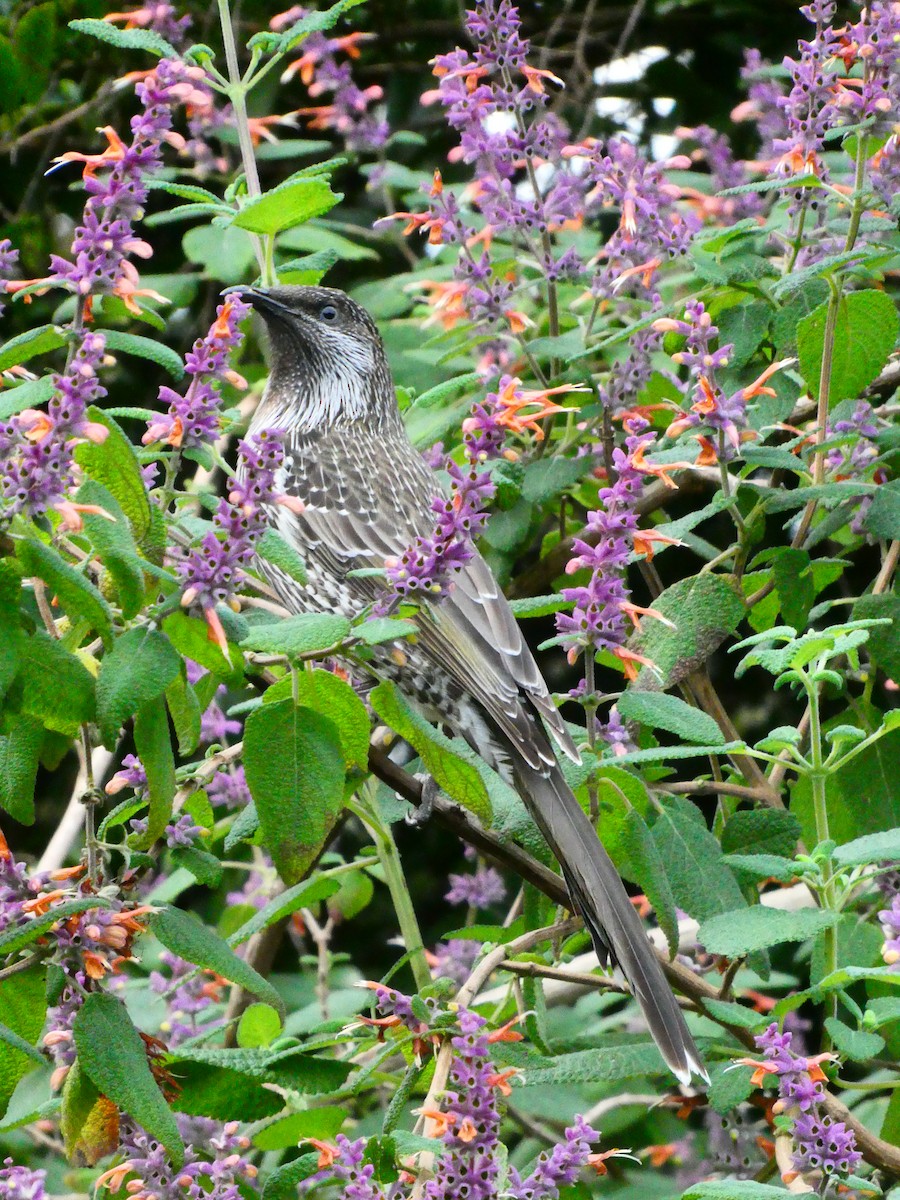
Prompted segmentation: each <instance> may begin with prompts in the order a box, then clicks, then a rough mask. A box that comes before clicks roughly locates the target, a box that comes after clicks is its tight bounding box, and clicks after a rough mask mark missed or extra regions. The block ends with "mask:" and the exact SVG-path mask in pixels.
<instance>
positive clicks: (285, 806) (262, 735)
mask: <svg viewBox="0 0 900 1200" xmlns="http://www.w3.org/2000/svg"><path fill="white" fill-rule="evenodd" d="M275 746H277V747H278V753H277V754H273V752H272V748H273V747H275ZM244 769H245V771H246V775H247V784H248V786H249V788H250V794H251V795H252V796H253V799H254V802H255V804H256V811H257V813H258V815H259V823H260V828H261V829H262V833H263V841H264V843H265V845H266V848H267V849H268V850H269V853H270V854H271V855H272V859H273V861H274V863H275V866H276V867H277V868H278V872H279V874H280V875H281V877H282V879H283V880H284V881H285V883H287V884H292V883H296V882H297V881H298V880H300V879H301V878H302V877H303V875H304V874H305V873H306V871H308V870H309V868H310V866H311V865H312V864H313V862H315V860H316V858H317V857H318V855H319V853H320V851H321V849H322V847H323V846H324V844H325V841H326V839H327V837H328V834H329V833H330V832H331V830H332V828H333V826H334V823H335V822H336V821H337V819H338V816H339V815H340V812H341V809H342V808H343V802H344V773H345V772H344V757H343V752H342V749H341V735H340V731H339V729H338V727H337V726H336V725H335V724H334V722H332V721H330V720H329V719H328V718H327V717H324V716H323V715H322V714H321V713H318V712H315V711H313V710H312V709H310V708H302V707H297V706H295V704H294V703H293V701H292V700H279V701H276V702H275V703H274V704H263V705H262V706H261V707H260V708H258V709H256V710H255V711H254V712H252V713H251V714H250V716H249V717H248V718H247V723H246V726H245V728H244Z"/></svg>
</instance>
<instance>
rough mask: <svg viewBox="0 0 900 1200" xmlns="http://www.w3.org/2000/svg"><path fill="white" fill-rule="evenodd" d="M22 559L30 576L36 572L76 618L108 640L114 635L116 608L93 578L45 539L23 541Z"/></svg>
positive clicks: (51, 593) (21, 546) (20, 548)
mask: <svg viewBox="0 0 900 1200" xmlns="http://www.w3.org/2000/svg"><path fill="white" fill-rule="evenodd" d="M18 555H19V561H20V562H21V564H22V566H23V568H24V570H25V572H26V574H27V575H36V576H38V578H39V579H42V580H43V581H44V583H46V585H47V588H48V590H49V592H50V595H51V596H56V598H57V599H58V600H59V603H60V604H61V605H62V607H63V608H64V609H65V610H66V612H67V613H68V615H69V617H70V618H71V619H72V621H76V620H79V619H81V620H85V621H88V622H90V626H91V628H92V629H96V631H97V633H99V634H100V636H101V637H102V638H103V640H104V642H108V641H109V640H110V639H111V638H112V610H111V609H110V607H109V605H108V604H107V602H106V601H105V600H104V599H103V597H102V596H101V595H100V593H99V592H98V591H97V589H96V588H95V587H94V585H93V584H92V583H91V581H90V580H89V579H88V577H87V576H86V575H83V574H82V573H81V571H79V570H77V569H76V568H75V567H73V566H71V565H70V564H69V563H67V562H66V560H65V559H64V558H63V557H62V555H61V554H60V553H59V551H58V550H55V549H54V548H53V547H52V546H46V545H45V544H44V543H43V542H37V541H31V540H28V541H21V542H20V543H19V547H18Z"/></svg>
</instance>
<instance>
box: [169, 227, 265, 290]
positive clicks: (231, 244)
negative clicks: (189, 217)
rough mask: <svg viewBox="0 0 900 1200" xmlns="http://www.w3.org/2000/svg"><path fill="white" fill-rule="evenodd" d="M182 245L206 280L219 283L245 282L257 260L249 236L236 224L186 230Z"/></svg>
mask: <svg viewBox="0 0 900 1200" xmlns="http://www.w3.org/2000/svg"><path fill="white" fill-rule="evenodd" d="M181 246H182V249H183V250H184V256H185V258H186V259H187V260H188V262H192V263H199V264H200V265H201V266H202V267H203V274H204V276H205V277H206V278H207V279H217V280H218V281H219V282H220V283H243V282H244V280H245V278H246V276H247V272H248V271H249V270H250V269H251V267H252V266H253V265H254V263H255V261H256V253H255V251H254V249H253V242H252V240H251V238H250V235H249V234H248V233H246V232H245V231H244V230H243V229H236V228H235V227H234V226H228V227H227V228H226V229H219V228H218V227H217V226H214V225H198V226H197V228H196V229H189V230H188V231H187V233H186V234H185V235H184V237H183V238H182V239H181Z"/></svg>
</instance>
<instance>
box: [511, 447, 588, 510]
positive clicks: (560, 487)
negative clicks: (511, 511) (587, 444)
mask: <svg viewBox="0 0 900 1200" xmlns="http://www.w3.org/2000/svg"><path fill="white" fill-rule="evenodd" d="M596 465H597V459H596V458H595V457H594V456H593V455H591V454H583V455H580V456H579V457H578V458H563V457H562V456H561V455H558V454H555V455H549V456H548V457H546V458H539V459H538V460H537V461H536V462H533V463H529V465H528V466H527V467H526V468H525V478H524V480H523V481H522V496H523V498H524V499H525V500H528V501H529V502H530V503H531V504H546V503H547V501H548V500H553V499H554V498H555V497H556V496H558V495H559V494H560V493H561V492H565V491H567V490H568V489H569V488H571V487H574V486H575V484H576V483H578V481H579V480H580V479H583V478H584V476H585V475H589V474H590V473H591V471H592V470H593V469H594V467H595V466H596Z"/></svg>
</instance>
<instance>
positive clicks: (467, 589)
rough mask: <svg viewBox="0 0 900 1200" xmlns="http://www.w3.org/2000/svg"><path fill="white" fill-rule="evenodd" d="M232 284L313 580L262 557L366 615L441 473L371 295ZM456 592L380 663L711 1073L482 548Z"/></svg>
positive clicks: (425, 513) (430, 609)
mask: <svg viewBox="0 0 900 1200" xmlns="http://www.w3.org/2000/svg"><path fill="white" fill-rule="evenodd" d="M229 291H239V292H240V294H241V297H242V299H243V300H244V301H245V302H247V303H249V304H250V305H251V306H252V307H253V308H254V309H255V310H256V311H257V313H258V314H259V315H260V317H261V318H262V321H263V323H264V326H265V328H266V332H267V335H268V336H267V340H268V345H269V350H268V359H269V376H268V381H267V383H266V386H265V389H264V392H263V395H262V399H261V401H260V403H259V406H258V407H257V409H256V412H255V414H254V416H253V418H252V421H251V423H250V428H249V430H248V433H249V434H250V435H253V434H254V433H255V432H257V431H260V430H263V429H278V430H281V431H282V433H283V437H284V447H285V457H284V463H283V466H282V468H281V472H280V474H279V476H278V477H277V478H276V481H275V486H276V489H278V490H279V491H280V492H281V493H282V494H284V495H286V496H288V497H291V498H292V499H293V500H294V503H289V504H287V505H275V504H272V505H270V506H267V515H268V519H269V520H270V521H271V522H272V523H273V525H274V526H275V528H276V529H277V532H278V533H279V534H280V535H281V536H282V538H284V539H285V540H286V541H287V542H288V544H289V545H291V546H292V547H293V548H294V549H295V550H297V551H298V552H299V553H300V554H301V555H302V557H303V558H304V560H305V563H306V571H307V582H306V583H305V584H301V583H299V582H298V581H297V580H296V579H295V578H293V577H292V576H290V575H288V574H286V573H284V572H282V571H281V570H280V569H279V568H278V567H277V566H274V565H273V564H271V563H270V562H268V561H263V560H260V562H259V567H260V570H261V571H262V573H263V575H264V576H265V577H266V578H267V580H268V582H269V583H270V585H271V586H272V587H273V589H274V591H275V592H276V594H277V596H278V597H279V600H280V601H281V603H282V604H283V605H284V607H285V608H287V609H288V610H289V611H290V612H292V613H303V612H309V611H328V612H340V613H342V614H344V615H345V616H348V617H350V618H355V617H357V616H359V615H360V614H363V613H365V612H368V611H370V610H371V608H372V606H373V605H375V604H377V602H378V601H379V598H383V596H384V588H385V582H384V576H383V573H382V574H381V575H379V572H378V570H377V569H376V570H371V568H379V567H381V568H383V567H384V564H385V562H386V561H390V560H391V559H396V558H398V557H399V556H401V555H402V554H403V552H404V550H406V549H407V548H408V547H409V546H410V545H412V544H413V543H414V542H415V541H416V539H417V538H427V537H428V536H430V535H431V534H433V532H434V524H435V514H434V511H433V508H432V503H433V501H434V499H435V497H436V496H437V495H438V494H439V493H440V491H441V485H440V483H439V479H438V476H437V475H436V473H435V472H434V471H433V470H432V469H431V468H430V467H429V466H428V465H427V463H426V462H425V461H424V459H423V458H422V455H421V454H420V453H419V452H418V451H417V450H416V449H415V447H414V446H413V445H412V442H411V441H410V440H409V437H408V435H407V432H406V428H405V426H404V424H403V420H402V417H401V414H400V410H399V407H398V404H397V400H396V394H395V390H394V384H393V379H392V375H391V370H390V367H389V365H388V361H387V356H386V354H385V349H384V344H383V342H382V339H381V336H380V334H379V332H378V328H377V326H376V324H375V322H374V320H373V319H372V317H371V316H370V315H369V313H368V312H366V310H365V309H364V308H363V307H362V306H361V305H359V304H357V303H356V302H355V301H354V300H353V299H351V297H349V296H348V295H346V293H344V292H342V291H339V290H337V289H335V288H327V287H321V286H304V287H300V286H287V285H284V286H275V287H268V288H264V287H249V286H241V287H239V288H235V289H229ZM297 501H299V502H300V503H296V502H297ZM366 568H369V570H365V569H366ZM446 591H447V593H448V594H447V595H446V596H445V597H444V598H443V599H442V600H441V602H440V603H434V602H431V601H430V600H428V599H426V600H425V601H424V602H423V603H421V604H420V605H419V607H418V610H417V614H416V616H415V617H414V620H415V621H416V624H417V626H418V631H417V634H416V636H415V638H414V639H413V641H412V642H411V643H404V646H403V650H402V653H397V652H396V649H395V650H394V651H393V652H392V651H391V650H390V648H382V650H381V651H380V653H378V654H377V656H376V659H375V661H374V664H373V665H374V672H375V674H376V676H380V677H381V678H383V679H390V680H392V681H393V682H394V683H395V684H396V685H397V686H398V688H399V689H400V691H401V692H402V693H403V694H404V696H405V697H406V698H407V699H409V700H410V701H411V702H412V703H413V704H414V705H415V706H416V707H417V708H418V710H419V711H420V712H421V713H422V715H423V716H425V717H426V718H427V719H428V720H430V721H432V722H433V723H435V724H438V725H441V726H443V727H444V728H446V729H449V731H450V732H451V733H452V734H454V735H456V736H459V737H461V738H463V739H464V740H465V741H466V742H467V743H468V744H469V746H471V747H472V748H473V749H474V750H475V751H476V752H477V753H478V754H480V755H481V757H482V758H483V759H484V760H485V761H486V762H488V763H489V764H490V765H491V766H493V767H495V768H496V769H497V770H498V771H499V773H500V774H501V775H503V776H504V777H505V778H506V779H508V780H509V781H510V782H511V783H512V785H513V786H514V787H515V789H516V790H517V792H518V794H519V795H520V797H521V799H522V801H523V803H524V805H525V807H526V809H527V810H528V812H529V813H530V815H531V817H532V819H533V820H534V821H535V823H536V825H537V826H538V828H539V829H540V831H541V833H542V835H543V837H544V839H545V840H546V842H547V844H548V846H549V847H550V849H551V850H552V852H553V854H554V856H555V857H556V859H557V861H558V863H559V866H560V869H561V871H562V874H563V877H564V879H565V882H566V885H567V888H568V891H569V895H570V898H571V901H572V906H573V908H574V910H575V911H576V912H577V913H578V914H579V915H580V916H581V917H582V919H583V920H584V922H585V924H586V926H587V928H588V930H589V932H590V934H591V939H592V941H593V944H594V948H595V950H596V953H597V955H598V958H599V960H600V962H601V964H602V965H604V966H605V965H607V964H608V963H609V962H610V961H612V962H613V963H614V964H617V965H618V966H619V968H620V969H621V971H622V973H623V974H624V976H625V978H626V980H627V982H628V984H629V986H630V988H631V991H632V993H633V995H634V996H635V998H636V999H637V1001H638V1003H639V1005H640V1007H641V1009H642V1011H643V1014H644V1018H645V1020H646V1022H647V1025H648V1027H649V1030H650V1032H651V1034H652V1036H653V1038H654V1040H655V1042H656V1044H657V1046H658V1048H659V1050H660V1053H661V1054H662V1057H663V1059H664V1061H665V1063H666V1064H667V1066H668V1067H669V1069H670V1070H671V1071H672V1072H673V1074H674V1075H675V1076H676V1078H677V1079H678V1080H679V1081H680V1082H682V1083H685V1084H688V1083H690V1081H691V1078H692V1075H693V1074H697V1075H699V1076H700V1077H701V1078H703V1079H706V1078H708V1077H707V1075H706V1072H705V1069H704V1066H703V1063H702V1059H701V1057H700V1054H699V1052H698V1050H697V1047H696V1046H695V1044H694V1041H693V1039H692V1037H691V1034H690V1032H689V1030H688V1028H687V1025H686V1024H685V1020H684V1017H683V1015H682V1012H681V1009H680V1008H679V1006H678V1003H677V1001H676V1000H675V997H674V995H673V994H672V991H671V989H670V988H669V985H668V983H667V982H666V979H665V976H664V974H663V972H662V969H661V967H660V964H659V962H658V960H657V958H656V955H655V952H654V951H653V948H652V946H651V944H650V942H649V940H648V938H647V936H646V934H645V932H644V928H643V926H642V924H641V921H640V918H639V917H638V915H637V913H636V911H635V909H634V906H633V905H632V903H631V901H630V900H629V897H628V894H627V892H626V890H625V886H624V884H623V883H622V880H621V879H620V878H619V875H618V872H617V871H616V868H615V866H614V865H613V862H612V860H611V859H610V857H609V855H608V854H607V852H606V850H605V849H604V847H603V844H602V842H601V841H600V838H599V837H598V835H597V832H596V831H595V829H594V827H593V825H592V824H591V822H590V820H589V819H588V817H587V815H586V814H585V812H584V810H583V809H582V808H581V806H580V804H579V803H578V801H577V800H576V798H575V795H574V794H573V792H572V790H571V788H570V787H569V785H568V784H567V783H566V779H565V776H564V774H563V771H562V769H561V767H560V765H559V762H558V759H557V755H556V753H555V751H554V748H553V744H554V742H555V744H556V745H557V746H558V747H559V749H560V750H561V751H562V752H563V753H564V754H565V755H567V756H568V757H569V758H571V759H573V760H575V761H576V762H577V761H579V753H578V750H577V749H576V747H575V744H574V741H573V739H572V736H571V734H570V732H569V730H568V728H567V726H566V723H565V722H564V720H563V718H562V716H561V714H560V712H559V710H558V709H557V707H556V705H555V704H554V702H553V699H552V697H551V695H550V692H549V690H548V688H547V685H546V683H545V681H544V679H543V677H542V675H541V673H540V670H539V669H538V666H537V664H536V662H535V660H534V657H533V656H532V654H531V651H530V650H529V648H528V646H527V644H526V642H525V639H524V637H523V636H522V633H521V631H520V629H519V626H518V624H517V622H516V619H515V617H514V615H513V612H512V610H511V608H510V606H509V603H508V601H507V600H506V598H505V597H504V595H503V592H502V591H501V589H500V586H499V585H498V583H497V581H496V579H495V578H494V575H493V573H492V571H491V570H490V567H489V566H488V564H487V563H486V562H485V560H484V558H483V557H482V556H481V555H480V554H479V553H477V551H476V552H475V553H474V555H473V556H472V557H471V558H470V559H469V561H468V562H467V563H466V564H465V565H464V566H462V568H461V569H459V570H458V571H457V572H456V573H455V575H454V577H453V585H452V587H448V588H447V589H446Z"/></svg>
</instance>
